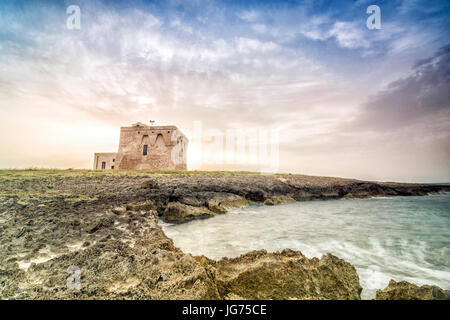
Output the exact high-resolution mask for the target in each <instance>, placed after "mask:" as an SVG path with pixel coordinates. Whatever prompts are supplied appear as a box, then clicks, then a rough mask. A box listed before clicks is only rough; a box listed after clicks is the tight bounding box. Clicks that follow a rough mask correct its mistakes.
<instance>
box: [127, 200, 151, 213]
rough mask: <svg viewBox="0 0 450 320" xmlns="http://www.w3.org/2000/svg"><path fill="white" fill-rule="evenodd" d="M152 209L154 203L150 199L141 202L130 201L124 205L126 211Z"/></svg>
mask: <svg viewBox="0 0 450 320" xmlns="http://www.w3.org/2000/svg"><path fill="white" fill-rule="evenodd" d="M153 209H155V205H154V204H153V201H151V200H147V201H145V202H142V203H130V204H127V206H126V210H127V211H141V210H142V211H150V210H153Z"/></svg>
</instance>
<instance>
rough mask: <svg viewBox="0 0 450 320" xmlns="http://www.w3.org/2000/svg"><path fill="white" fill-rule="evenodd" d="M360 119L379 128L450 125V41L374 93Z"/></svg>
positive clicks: (365, 124) (361, 111) (449, 127)
mask: <svg viewBox="0 0 450 320" xmlns="http://www.w3.org/2000/svg"><path fill="white" fill-rule="evenodd" d="M357 122H358V123H359V124H360V125H362V126H365V127H366V128H369V129H370V128H372V129H376V130H386V129H397V128H400V127H404V126H414V125H417V124H421V123H424V122H428V123H434V124H435V125H436V126H438V125H444V126H446V127H447V130H448V129H450V45H446V46H444V47H442V48H440V49H439V50H438V51H437V52H436V54H435V55H433V56H432V57H431V58H428V59H423V60H420V61H418V62H417V63H416V64H415V65H414V67H413V74H411V75H410V76H408V77H406V78H402V79H399V80H397V81H394V82H391V83H390V84H389V85H388V86H387V87H386V88H385V89H384V90H382V91H380V92H378V93H377V94H375V95H373V96H371V97H370V98H369V100H368V101H367V102H366V103H365V104H364V105H363V106H362V108H361V110H360V116H359V117H358V119H357Z"/></svg>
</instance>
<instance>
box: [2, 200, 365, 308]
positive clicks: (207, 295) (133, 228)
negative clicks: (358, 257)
mask: <svg viewBox="0 0 450 320" xmlns="http://www.w3.org/2000/svg"><path fill="white" fill-rule="evenodd" d="M127 207H128V208H130V210H127V211H126V214H120V215H117V214H115V213H111V214H108V213H104V214H106V217H105V218H104V219H103V220H101V221H109V222H108V223H101V226H100V227H98V228H96V229H95V230H92V229H91V232H90V233H86V234H85V236H81V239H79V240H82V241H84V244H83V246H81V247H79V248H78V249H76V250H75V251H70V250H66V252H65V253H62V254H59V255H58V254H56V255H55V256H54V257H51V258H49V259H48V261H44V262H42V261H41V262H38V263H31V265H30V266H29V267H28V268H23V267H22V268H19V264H18V263H17V259H9V260H7V261H6V262H5V261H3V263H2V265H1V267H0V284H1V286H0V298H1V299H359V294H360V292H361V287H360V285H359V279H358V275H357V274H356V271H355V268H354V267H353V266H351V265H350V264H349V263H347V262H345V261H344V260H341V259H339V258H336V257H334V256H332V255H325V256H323V257H322V259H317V258H313V259H308V258H306V257H305V256H303V255H302V254H301V253H300V252H298V251H292V250H284V251H282V252H275V253H267V252H266V251H264V250H262V251H254V252H250V253H248V254H245V255H243V256H240V257H238V258H235V259H226V258H225V259H222V260H220V261H214V260H211V259H208V258H206V257H204V256H197V257H195V256H192V255H191V254H185V253H183V252H182V251H181V250H179V249H178V248H176V247H175V246H174V245H173V242H172V240H171V239H169V238H168V237H167V236H166V235H165V234H164V232H163V231H162V229H161V227H160V226H159V225H158V218H157V212H156V211H154V210H147V211H146V210H143V209H142V208H143V207H144V206H143V205H140V204H134V206H132V207H130V206H127ZM131 208H134V209H135V210H131ZM96 225H99V224H98V223H97V224H96ZM124 229H125V231H126V232H122V230H124ZM95 235H97V237H96V236H95ZM86 239H90V241H91V242H87V241H85V240H86ZM71 270H72V271H73V270H79V272H80V273H79V275H80V278H79V284H80V287H79V288H78V289H77V288H76V283H77V282H76V278H75V277H73V273H71V272H72V271H71ZM68 283H70V284H72V286H71V287H70V286H68Z"/></svg>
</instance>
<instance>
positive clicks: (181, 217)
mask: <svg viewBox="0 0 450 320" xmlns="http://www.w3.org/2000/svg"><path fill="white" fill-rule="evenodd" d="M212 215H214V212H212V211H210V210H209V209H208V208H205V207H193V206H189V205H186V204H182V203H179V202H169V204H167V206H166V209H165V210H164V213H163V215H162V218H163V221H165V222H184V221H188V220H192V219H194V218H207V217H209V216H212Z"/></svg>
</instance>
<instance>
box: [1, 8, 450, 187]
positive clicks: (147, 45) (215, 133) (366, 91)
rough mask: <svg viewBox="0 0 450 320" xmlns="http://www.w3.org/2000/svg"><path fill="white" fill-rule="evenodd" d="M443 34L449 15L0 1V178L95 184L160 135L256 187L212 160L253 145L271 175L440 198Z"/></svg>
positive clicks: (449, 148) (447, 107) (449, 121)
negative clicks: (79, 179) (181, 137)
mask: <svg viewBox="0 0 450 320" xmlns="http://www.w3.org/2000/svg"><path fill="white" fill-rule="evenodd" d="M71 5H76V6H78V7H79V8H80V25H79V29H78V28H73V25H72V28H69V27H68V19H71V18H70V17H71V16H72V14H73V12H72V11H69V13H67V8H68V7H69V6H71ZM370 5H377V6H378V7H379V8H380V13H381V29H369V28H368V27H367V25H366V20H367V19H368V18H369V16H370V13H369V14H368V13H367V12H366V10H367V8H368V6H370ZM70 21H71V22H73V21H74V20H73V19H71V20H70ZM448 30H450V2H448V1H433V0H424V1H420V0H409V1H400V0H398V1H396V0H390V1H375V0H370V1H365V0H358V1H320V0H318V1H317V0H316V1H312V0H307V1H284V2H283V1H245V2H240V1H213V0H187V1H186V0H184V1H181V0H180V1H178V0H172V1H171V0H169V1H115V2H112V1H75V0H73V1H72V0H71V1H5V0H0V168H30V167H33V168H62V169H64V168H92V165H93V157H94V156H93V154H94V152H114V151H117V148H118V142H119V130H120V129H119V128H120V126H127V125H131V124H132V123H135V122H138V121H140V122H143V123H147V124H148V121H149V120H156V124H160V125H176V126H177V127H178V128H180V129H181V131H183V132H184V133H185V134H186V135H187V136H188V138H189V140H190V144H189V148H188V168H189V169H207V170H210V169H211V170H220V169H224V170H236V169H245V170H255V171H258V170H259V169H260V162H261V161H260V160H261V159H260V160H258V161H260V162H254V161H253V162H252V161H250V160H248V159H249V158H248V157H243V158H239V159H241V160H242V159H243V160H242V161H240V162H239V161H237V160H234V162H233V161H232V160H230V161H225V160H220V159H228V158H227V157H228V156H230V152H231V153H235V154H238V153H239V152H238V151H236V150H234V149H233V150H232V149H230V148H228V147H227V138H226V137H227V135H229V134H230V132H241V133H242V132H252V133H255V132H256V134H257V138H256V139H259V140H256V141H260V142H259V143H260V145H259V147H260V148H262V147H261V146H262V145H263V144H264V143H266V142H267V146H266V149H267V150H269V151H270V152H272V153H270V152H268V153H264V154H262V153H258V155H259V157H265V155H267V157H265V158H266V160H267V159H269V160H270V161H269V162H272V163H269V165H271V167H273V169H274V170H273V171H276V172H290V173H302V174H308V175H320V176H338V177H351V178H359V179H368V180H382V181H405V182H449V181H450V33H449V32H448ZM199 128H200V131H199ZM196 130H197V131H196ZM233 130H234V131H233ZM239 130H240V131H239ZM245 130H247V131H245ZM199 132H200V135H199V134H198V133H199ZM266 133H267V137H269V135H268V134H269V133H271V134H272V136H273V137H275V136H276V137H278V139H274V140H273V141H272V140H271V139H269V138H267V139H266V138H263V137H265V136H266ZM275 133H276V134H275ZM250 136H251V134H250ZM219 140H220V141H222V142H220V143H219ZM223 141H225V142H223ZM230 141H231V140H230ZM246 141H248V144H249V145H250V144H251V141H252V140H251V138H249V139H248V140H246ZM231 145H232V144H231V143H230V146H231ZM219 149H220V150H219ZM250 149H251V146H248V148H247V149H245V151H242V150H241V151H242V152H247V153H246V154H250V153H251V152H250V151H249V150H250ZM261 150H262V149H261ZM218 154H223V155H224V157H223V158H220V159H218V158H215V156H217V155H218ZM238 157H239V156H237V158H238ZM231 158H232V159H237V158H233V157H231ZM250 158H251V157H250ZM275 158H276V159H275ZM247 160H248V161H247ZM253 160H254V159H253ZM266 165H267V163H266Z"/></svg>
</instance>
